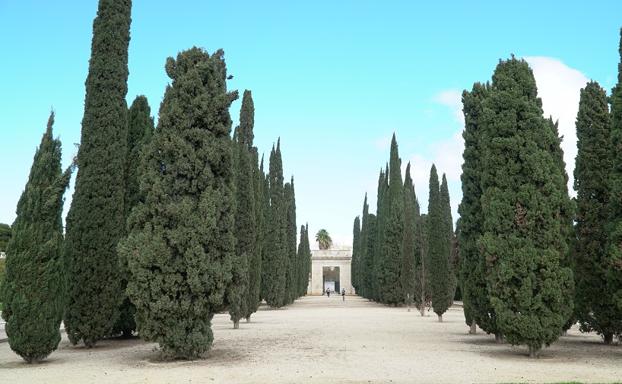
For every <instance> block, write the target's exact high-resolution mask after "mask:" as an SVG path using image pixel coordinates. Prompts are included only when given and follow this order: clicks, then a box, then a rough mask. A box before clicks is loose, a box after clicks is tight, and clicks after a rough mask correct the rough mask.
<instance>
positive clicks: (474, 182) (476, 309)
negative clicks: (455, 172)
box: [458, 83, 499, 335]
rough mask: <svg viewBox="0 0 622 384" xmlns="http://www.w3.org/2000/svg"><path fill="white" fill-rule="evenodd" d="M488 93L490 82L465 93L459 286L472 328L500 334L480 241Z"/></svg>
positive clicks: (478, 84)
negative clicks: (485, 100) (484, 129)
mask: <svg viewBox="0 0 622 384" xmlns="http://www.w3.org/2000/svg"><path fill="white" fill-rule="evenodd" d="M487 95H488V86H487V85H483V84H480V83H475V84H474V85H473V89H472V90H471V92H467V91H464V92H463V94H462V103H463V112H464V120H465V128H464V132H463V134H462V137H463V139H464V153H463V155H462V156H463V163H462V176H461V180H462V202H461V203H460V206H459V207H458V213H460V232H459V236H458V241H459V248H460V260H461V262H460V286H461V290H462V300H463V303H464V316H465V320H466V323H467V325H469V326H470V327H471V332H475V323H476V324H477V325H478V326H479V327H480V328H481V329H483V330H484V331H485V332H487V333H494V334H497V335H498V334H499V331H498V329H497V327H496V316H495V311H494V308H493V307H492V304H491V303H490V295H489V294H488V286H487V283H486V274H487V269H486V260H485V259H484V257H483V254H482V253H481V252H480V251H479V248H478V245H477V242H478V240H479V238H480V237H481V235H482V231H483V223H484V217H483V215H482V206H481V196H482V189H481V177H482V172H483V171H484V170H483V169H482V162H483V159H482V145H483V144H480V140H481V136H482V131H483V128H482V122H480V120H483V119H484V116H483V113H484V112H483V105H482V102H483V100H484V98H486V97H487Z"/></svg>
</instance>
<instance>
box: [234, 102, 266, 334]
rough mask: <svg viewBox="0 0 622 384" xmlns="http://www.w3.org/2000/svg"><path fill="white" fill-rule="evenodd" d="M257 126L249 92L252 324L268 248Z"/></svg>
mask: <svg viewBox="0 0 622 384" xmlns="http://www.w3.org/2000/svg"><path fill="white" fill-rule="evenodd" d="M254 125H255V106H254V103H253V98H252V94H251V91H249V90H245V91H244V96H243V97H242V108H241V109H240V129H239V131H240V137H241V138H242V140H244V142H245V143H246V145H247V147H248V148H249V150H250V153H251V162H252V170H253V172H252V177H253V180H252V183H253V200H254V213H255V229H254V233H255V238H254V244H253V247H254V249H253V251H252V253H251V254H250V255H249V264H248V284H247V290H246V306H245V309H246V313H245V315H244V317H245V318H246V321H247V322H250V319H251V315H252V314H253V313H255V312H257V309H258V308H259V304H260V302H261V257H262V252H263V247H264V237H265V221H266V220H265V213H264V208H263V200H264V199H263V196H264V191H263V189H264V180H265V177H266V176H265V174H264V172H263V159H262V164H261V165H259V164H258V160H259V154H258V151H257V148H256V147H254V146H253V138H254V134H253V129H254Z"/></svg>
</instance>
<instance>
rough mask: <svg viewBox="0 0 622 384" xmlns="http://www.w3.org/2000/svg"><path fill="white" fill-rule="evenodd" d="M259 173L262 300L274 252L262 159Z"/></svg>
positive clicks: (268, 177) (270, 274) (268, 183)
mask: <svg viewBox="0 0 622 384" xmlns="http://www.w3.org/2000/svg"><path fill="white" fill-rule="evenodd" d="M273 152H274V148H272V151H271V155H270V157H272V156H273V154H272V153H273ZM259 172H260V173H261V174H262V175H263V180H262V188H261V192H262V194H261V195H262V199H261V204H260V205H261V209H262V212H263V218H264V224H263V227H262V234H263V236H262V242H261V283H260V296H261V299H266V297H268V285H269V284H268V283H267V281H268V279H269V278H271V277H272V271H269V270H268V268H269V266H270V262H269V259H270V256H271V252H272V245H271V244H270V241H271V240H272V239H273V234H272V232H271V229H272V225H273V223H272V222H271V220H272V216H271V206H270V175H269V174H266V173H265V171H264V159H263V156H262V157H261V163H260V165H259Z"/></svg>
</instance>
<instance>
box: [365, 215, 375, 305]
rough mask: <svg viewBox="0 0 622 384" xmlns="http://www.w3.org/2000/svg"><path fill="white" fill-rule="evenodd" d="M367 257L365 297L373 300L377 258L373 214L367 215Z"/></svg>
mask: <svg viewBox="0 0 622 384" xmlns="http://www.w3.org/2000/svg"><path fill="white" fill-rule="evenodd" d="M366 227H367V228H366V231H367V257H366V258H365V271H366V273H365V276H366V279H367V285H366V287H367V291H366V295H365V297H366V298H367V299H369V300H375V298H376V296H375V288H376V286H375V270H374V267H375V260H374V259H375V258H376V257H377V254H378V252H377V249H378V243H377V242H376V239H377V238H378V217H377V216H376V215H374V214H373V213H370V214H368V215H367V224H366Z"/></svg>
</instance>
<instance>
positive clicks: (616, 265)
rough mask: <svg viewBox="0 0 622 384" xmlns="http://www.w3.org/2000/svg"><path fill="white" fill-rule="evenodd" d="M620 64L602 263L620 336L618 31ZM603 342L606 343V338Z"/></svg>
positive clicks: (620, 87) (621, 86)
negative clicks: (607, 217) (606, 237)
mask: <svg viewBox="0 0 622 384" xmlns="http://www.w3.org/2000/svg"><path fill="white" fill-rule="evenodd" d="M618 52H619V54H620V58H621V59H620V62H619V63H618V83H617V84H616V86H615V87H614V88H613V89H612V90H611V99H610V102H611V146H612V148H611V149H612V152H613V154H612V168H611V174H610V176H609V183H610V184H609V188H610V195H609V219H608V220H607V224H608V225H607V229H608V231H607V232H608V233H607V234H608V245H607V251H608V252H607V256H606V262H605V268H606V270H607V273H606V276H605V277H606V280H605V281H606V282H605V284H606V285H607V287H608V288H607V289H608V291H609V294H610V295H612V297H613V298H615V304H616V306H615V307H614V308H611V312H610V313H609V315H608V317H609V321H612V320H614V319H615V320H616V321H617V324H615V328H616V329H617V330H618V331H617V332H620V328H621V324H620V319H622V249H620V244H621V243H622V29H620V47H619V51H618ZM604 336H605V342H609V340H608V338H609V336H608V335H604Z"/></svg>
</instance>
